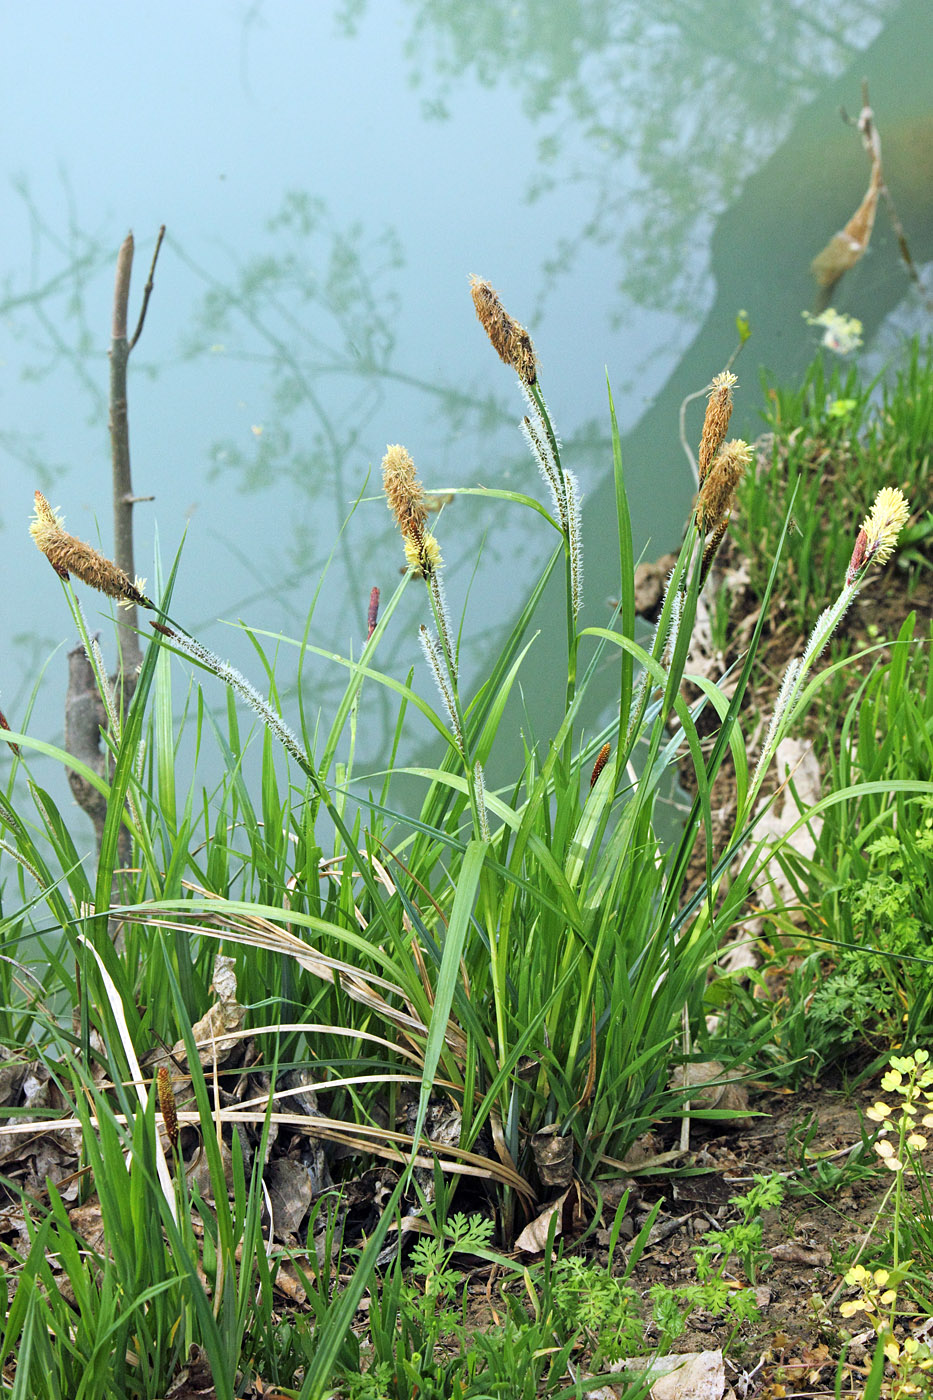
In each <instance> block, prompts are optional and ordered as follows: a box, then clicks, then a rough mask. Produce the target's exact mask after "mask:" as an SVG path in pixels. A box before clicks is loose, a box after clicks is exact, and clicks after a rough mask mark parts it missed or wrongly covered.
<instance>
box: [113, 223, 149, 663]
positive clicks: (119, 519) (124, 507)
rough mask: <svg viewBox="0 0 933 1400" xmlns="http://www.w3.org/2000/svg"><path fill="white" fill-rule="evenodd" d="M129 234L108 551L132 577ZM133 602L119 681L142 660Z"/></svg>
mask: <svg viewBox="0 0 933 1400" xmlns="http://www.w3.org/2000/svg"><path fill="white" fill-rule="evenodd" d="M133 247H134V244H133V235H132V233H128V234H127V235H126V237H125V238H124V240H123V242H122V244H121V245H120V251H119V253H118V254H117V274H116V280H115V283H114V289H113V320H112V323H111V331H110V336H111V339H110V456H111V462H112V466H113V557H114V559H115V560H116V562H117V564H118V565H119V567H120V568H121V569H122V570H123V571H124V573H125V574H126V576H127V577H128V578H131V579H132V578H135V577H136V569H135V568H134V564H133V478H132V474H131V472H130V424H129V414H128V411H127V401H126V364H127V360H128V359H129V355H130V347H129V342H128V341H127V338H126V316H127V306H128V304H129V299H130V277H131V275H132V272H133ZM138 625H139V623H138V619H137V615H136V608H135V605H134V606H132V607H130V608H129V609H128V610H127V611H126V613H125V615H124V616H123V617H121V619H120V622H119V627H118V631H117V636H118V639H119V645H120V670H121V671H122V672H123V679H124V683H125V682H126V681H127V680H128V678H129V676H130V675H131V674H132V672H134V671H135V670H136V668H137V666H139V664H140V662H141V661H142V652H141V651H140V649H139V641H138V640H137V635H136V633H137V627H138Z"/></svg>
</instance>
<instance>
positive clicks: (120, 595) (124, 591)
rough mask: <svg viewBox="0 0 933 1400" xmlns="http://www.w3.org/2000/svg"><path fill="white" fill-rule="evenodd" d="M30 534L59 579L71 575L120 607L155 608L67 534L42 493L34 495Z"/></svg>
mask: <svg viewBox="0 0 933 1400" xmlns="http://www.w3.org/2000/svg"><path fill="white" fill-rule="evenodd" d="M29 533H30V534H31V535H32V537H33V539H34V540H35V542H36V548H37V549H38V550H40V551H41V553H42V554H44V555H45V557H46V559H48V561H49V563H50V564H51V565H52V568H53V569H54V570H55V572H56V573H57V574H58V576H59V578H62V579H68V577H69V576H70V575H71V574H74V575H75V577H76V578H79V579H80V580H81V582H82V583H86V584H87V585H88V587H89V588H96V589H97V591H98V592H99V593H104V594H106V596H107V597H108V598H116V600H117V602H118V604H119V605H120V606H122V607H132V605H133V604H134V603H138V604H139V606H140V607H143V608H154V607H155V604H154V603H152V602H150V601H149V599H148V598H147V597H146V596H145V594H144V593H143V591H142V588H141V587H140V586H139V584H138V583H131V582H130V580H129V578H128V577H127V575H126V574H125V573H124V572H123V570H122V569H121V568H119V567H118V566H117V565H116V564H114V563H113V562H112V561H111V560H110V559H107V558H106V557H105V556H104V555H103V554H101V553H100V551H99V550H96V549H94V548H93V547H92V546H91V545H89V544H85V543H84V541H83V540H79V539H76V538H75V536H74V535H69V534H68V532H67V531H66V530H65V529H64V527H63V524H62V518H61V516H60V515H58V514H57V513H56V512H55V511H54V510H53V509H52V507H51V506H50V505H49V503H48V501H47V500H46V499H45V497H44V496H43V494H42V492H41V491H37V492H36V493H35V506H34V514H33V518H32V520H31V521H30V524H29Z"/></svg>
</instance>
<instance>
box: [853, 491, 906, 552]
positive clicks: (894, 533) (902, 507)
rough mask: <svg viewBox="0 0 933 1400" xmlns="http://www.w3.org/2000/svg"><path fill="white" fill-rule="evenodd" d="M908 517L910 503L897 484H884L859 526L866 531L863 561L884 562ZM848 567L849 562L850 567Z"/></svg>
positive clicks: (892, 550) (892, 549)
mask: <svg viewBox="0 0 933 1400" xmlns="http://www.w3.org/2000/svg"><path fill="white" fill-rule="evenodd" d="M909 518H910V506H909V505H908V504H907V500H906V498H905V496H904V493H903V492H902V491H898V489H897V487H896V486H883V487H882V488H881V490H880V491H879V492H878V494H877V496H876V497H875V501H874V505H873V506H872V508H871V510H870V511H869V513H868V514H867V515H866V517H865V519H864V520H863V521H862V529H863V530H864V532H865V564H886V563H887V561H888V560H889V559H890V558H891V555H892V554H893V553H894V547H895V545H896V544H897V537H898V535H899V534H900V533H901V531H902V530H903V528H904V526H905V525H906V524H907V521H908V519H909ZM849 567H850V568H851V564H850V566H849Z"/></svg>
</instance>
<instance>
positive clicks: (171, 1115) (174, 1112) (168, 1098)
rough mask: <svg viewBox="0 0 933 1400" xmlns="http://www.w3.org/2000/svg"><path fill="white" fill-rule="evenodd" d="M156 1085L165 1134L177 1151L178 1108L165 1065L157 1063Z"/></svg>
mask: <svg viewBox="0 0 933 1400" xmlns="http://www.w3.org/2000/svg"><path fill="white" fill-rule="evenodd" d="M156 1087H157V1089H158V1093H159V1111H160V1112H161V1114H162V1121H163V1123H164V1124H165V1134H166V1137H167V1138H168V1140H169V1142H170V1143H171V1144H172V1151H173V1152H177V1151H178V1108H177V1106H176V1104H175V1095H174V1094H173V1093H172V1080H171V1076H170V1074H169V1072H168V1066H167V1065H159V1068H158V1069H157V1070H156Z"/></svg>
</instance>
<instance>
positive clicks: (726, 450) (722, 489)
mask: <svg viewBox="0 0 933 1400" xmlns="http://www.w3.org/2000/svg"><path fill="white" fill-rule="evenodd" d="M751 460H752V449H751V448H750V447H749V445H748V443H747V442H743V441H742V439H741V438H733V440H732V441H731V442H726V443H723V444H722V446H721V447H720V449H719V451H718V452H717V454H716V460H715V461H714V462H713V464H712V466H711V467H710V469H709V471H708V473H707V475H706V479H705V480H704V481H703V485H702V486H701V487H700V494H699V497H698V498H697V510H696V523H697V528H698V529H700V530H702V531H703V532H704V534H707V535H709V534H713V533H715V531H716V530H717V529H718V527H719V526H720V525H721V524H722V522H723V521H724V520H728V518H729V512H730V511H731V510H732V506H733V502H734V500H735V492H736V488H737V486H738V484H739V482H740V481H741V480H742V477H743V476H744V475H745V468H746V467H747V466H748V464H749V462H750V461H751Z"/></svg>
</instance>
